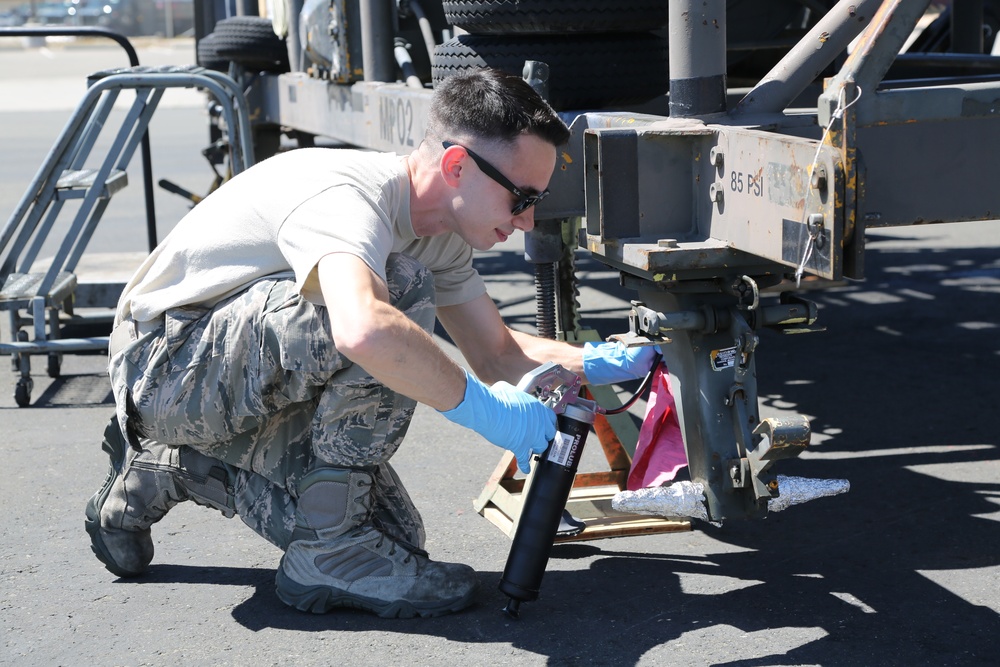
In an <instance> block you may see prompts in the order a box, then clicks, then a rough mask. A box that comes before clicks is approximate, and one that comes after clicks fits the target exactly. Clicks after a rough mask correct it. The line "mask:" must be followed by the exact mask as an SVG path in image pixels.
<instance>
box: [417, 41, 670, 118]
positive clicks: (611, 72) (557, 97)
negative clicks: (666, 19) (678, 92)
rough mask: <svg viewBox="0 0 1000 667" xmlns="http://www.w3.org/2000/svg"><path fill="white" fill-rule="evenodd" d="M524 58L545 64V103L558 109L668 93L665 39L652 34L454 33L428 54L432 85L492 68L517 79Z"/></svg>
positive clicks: (605, 104) (623, 102)
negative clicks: (483, 68)
mask: <svg viewBox="0 0 1000 667" xmlns="http://www.w3.org/2000/svg"><path fill="white" fill-rule="evenodd" d="M525 60H540V61H542V62H545V63H547V64H548V66H549V72H550V77H549V103H550V104H551V105H552V106H553V107H554V108H555V109H559V110H565V109H584V108H588V107H590V108H599V107H602V106H607V105H610V104H631V103H638V102H645V101H647V100H650V99H652V98H654V97H657V96H658V95H662V94H665V93H666V92H667V91H668V90H669V89H670V70H669V68H668V66H667V41H666V39H664V38H661V37H659V36H657V35H654V34H652V33H617V34H614V33H613V34H610V35H528V36H524V37H520V36H502V37H501V36H492V35H459V36H457V37H455V38H454V39H452V40H450V41H448V42H445V43H444V44H441V45H439V46H438V47H437V48H436V49H435V50H434V68H433V75H434V83H435V84H437V83H440V82H441V81H443V80H444V79H446V78H447V77H449V76H451V75H453V74H457V73H459V72H462V71H466V70H469V69H476V68H481V67H492V68H494V69H500V70H503V71H505V72H508V73H510V74H514V75H516V76H521V74H522V70H523V69H524V61H525Z"/></svg>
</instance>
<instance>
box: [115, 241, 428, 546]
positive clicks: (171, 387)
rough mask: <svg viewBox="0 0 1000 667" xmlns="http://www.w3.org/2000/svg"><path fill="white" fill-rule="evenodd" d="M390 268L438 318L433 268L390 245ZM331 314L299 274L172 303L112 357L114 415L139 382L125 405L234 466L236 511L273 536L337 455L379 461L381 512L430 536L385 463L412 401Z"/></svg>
mask: <svg viewBox="0 0 1000 667" xmlns="http://www.w3.org/2000/svg"><path fill="white" fill-rule="evenodd" d="M386 274H387V278H388V288H389V294H390V301H391V303H392V304H393V305H394V306H395V307H396V308H398V309H399V310H400V311H402V312H403V313H405V314H406V315H407V317H409V318H410V319H411V320H413V321H414V322H416V323H417V324H419V325H420V326H421V327H423V328H424V329H425V330H427V331H431V328H432V327H433V324H434V317H435V312H434V300H433V294H434V291H433V279H432V276H431V274H430V272H429V271H428V270H427V269H426V268H424V267H423V266H422V265H421V264H419V263H418V262H416V261H415V260H413V259H411V258H409V257H406V256H404V255H391V256H390V259H389V263H388V265H387V269H386ZM335 316H336V314H335V313H330V312H329V311H328V310H327V309H326V308H324V307H322V306H316V305H314V304H312V303H310V302H309V301H306V300H305V299H303V298H302V297H301V296H300V295H299V294H298V293H297V292H296V290H295V285H294V282H293V281H291V280H269V279H265V280H261V281H258V282H256V283H254V284H253V285H251V286H250V287H249V288H248V289H246V290H245V291H243V292H240V293H238V294H236V295H234V296H232V297H230V298H228V299H226V300H224V301H222V302H220V303H219V304H217V305H216V306H215V307H213V308H211V309H206V308H180V309H175V310H169V311H167V313H166V314H165V315H164V318H163V323H162V327H160V326H158V327H156V328H155V329H154V330H153V331H150V332H148V333H145V334H144V335H139V334H135V335H133V336H132V338H133V340H132V341H131V342H130V343H129V344H127V345H125V346H124V348H123V349H121V350H118V351H116V354H115V355H114V356H113V357H112V359H111V364H110V374H111V380H112V386H113V388H114V392H115V400H116V403H117V404H118V406H119V413H120V416H119V420H120V421H123V419H122V418H123V417H125V416H126V415H124V414H122V412H123V410H122V407H121V406H123V405H125V400H126V393H127V392H131V398H132V400H133V401H134V404H135V407H136V411H137V415H131V416H130V417H131V418H132V419H135V418H136V417H137V418H138V422H139V423H140V424H141V429H142V434H143V436H144V437H146V438H148V439H149V440H151V441H153V443H154V444H155V443H158V444H159V445H166V446H178V447H179V446H189V447H192V448H193V449H195V450H197V451H199V452H201V453H202V454H205V455H206V456H209V457H212V458H215V459H218V460H220V461H222V462H223V463H225V464H228V465H229V466H231V467H232V468H235V469H236V470H237V472H236V480H235V484H234V487H235V488H234V491H235V495H236V509H237V512H238V513H239V514H240V517H241V518H242V519H243V520H244V522H246V523H247V524H248V525H249V526H250V527H251V528H254V530H256V531H257V532H258V533H260V534H262V535H264V536H265V537H267V538H268V539H269V540H271V541H272V542H275V543H276V544H278V546H281V547H284V546H286V545H287V539H288V537H289V536H290V534H291V530H292V528H293V527H294V514H295V497H296V495H297V494H296V489H297V487H298V483H299V481H300V480H301V479H302V477H303V476H304V475H306V474H307V473H308V472H310V471H311V470H313V469H315V468H317V467H323V466H334V467H351V468H366V469H368V470H370V471H371V472H373V473H374V474H375V478H376V486H375V499H376V506H377V510H378V512H379V514H380V517H381V518H382V519H383V522H384V523H386V524H387V527H388V528H389V530H391V531H392V532H393V533H394V534H396V536H398V537H401V538H403V539H406V541H408V542H410V543H412V544H414V545H415V546H418V547H422V546H423V541H424V539H423V538H424V534H423V526H422V521H421V519H420V515H419V513H418V512H417V510H416V508H415V507H414V506H413V503H412V501H411V500H410V498H409V496H408V494H407V493H406V490H405V489H404V488H403V486H402V484H401V483H400V482H399V478H398V477H397V476H396V474H395V472H394V471H393V470H392V468H391V466H390V465H389V463H388V460H389V458H390V457H391V456H392V455H393V454H394V453H395V452H396V450H397V449H398V448H399V445H400V443H401V442H402V439H403V436H404V435H405V434H406V430H407V428H408V427H409V423H410V419H411V417H412V416H413V411H414V408H415V402H414V401H413V400H412V399H410V398H407V397H405V396H402V395H400V394H397V393H396V392H393V391H392V390H390V389H389V388H387V387H385V386H384V385H382V384H380V383H379V382H377V381H376V380H375V379H374V378H372V377H371V376H370V375H368V373H367V372H365V370H364V369H362V368H361V367H360V366H357V365H355V364H353V363H352V362H351V361H350V360H349V359H347V358H346V357H343V356H342V355H341V354H340V353H339V352H338V351H337V350H336V348H335V347H334V344H333V338H332V336H331V335H330V318H331V317H335ZM120 326H125V327H132V326H134V325H133V324H132V323H131V322H124V323H122V324H121V325H120ZM116 335H117V332H116ZM123 428H124V424H123ZM146 444H150V443H146Z"/></svg>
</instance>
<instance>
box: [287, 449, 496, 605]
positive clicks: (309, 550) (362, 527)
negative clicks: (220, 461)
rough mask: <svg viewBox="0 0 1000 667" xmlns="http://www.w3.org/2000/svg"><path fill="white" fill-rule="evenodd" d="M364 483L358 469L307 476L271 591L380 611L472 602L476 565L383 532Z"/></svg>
mask: <svg viewBox="0 0 1000 667" xmlns="http://www.w3.org/2000/svg"><path fill="white" fill-rule="evenodd" d="M371 487H372V476H371V475H370V474H369V473H368V472H366V471H363V470H357V469H350V468H320V469H317V470H314V471H312V472H310V473H309V474H308V475H306V477H305V478H304V479H303V480H302V483H301V484H300V487H299V488H300V491H299V497H298V506H297V510H296V515H295V516H296V528H295V533H294V534H293V540H292V543H291V544H290V545H289V546H288V549H287V551H286V552H285V555H284V557H283V558H282V559H281V565H280V566H279V568H278V574H277V592H278V597H279V598H281V600H282V601H283V602H285V603H286V604H288V605H290V606H292V607H295V608H296V609H299V610H301V611H311V612H313V613H324V612H327V611H329V610H330V609H333V608H334V607H350V608H355V609H363V610H366V611H371V612H374V613H376V614H378V615H379V616H382V617H383V618H412V617H414V616H441V615H442V614H447V613H449V612H453V611H458V610H459V609H463V608H465V607H467V606H468V605H469V604H471V603H472V601H473V597H474V595H475V592H476V587H477V585H478V581H477V579H476V573H475V571H474V570H473V569H472V568H471V567H469V566H467V565H461V564H456V563H438V562H434V561H432V560H430V559H429V558H428V557H427V554H426V552H424V551H422V550H420V549H416V548H415V547H412V546H409V545H406V544H405V543H403V542H400V541H397V540H395V539H393V538H392V537H391V536H389V535H388V534H387V533H386V532H385V531H384V530H383V529H382V527H381V525H380V522H379V521H378V519H377V518H376V517H375V515H374V513H373V512H372V510H371V508H372V505H373V494H372V488H371Z"/></svg>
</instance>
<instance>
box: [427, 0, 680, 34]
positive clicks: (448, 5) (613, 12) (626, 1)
mask: <svg viewBox="0 0 1000 667" xmlns="http://www.w3.org/2000/svg"><path fill="white" fill-rule="evenodd" d="M442 5H443V6H444V15H445V19H447V21H448V23H450V24H451V25H454V26H457V27H459V28H462V29H463V30H466V31H468V32H470V33H473V34H481V35H494V34H503V33H513V34H529V33H530V34H543V33H547V34H557V33H573V32H599V33H605V32H639V31H644V30H658V29H659V28H662V27H664V26H665V25H666V24H667V2H666V0H616V1H615V2H608V0H444V2H443V3H442Z"/></svg>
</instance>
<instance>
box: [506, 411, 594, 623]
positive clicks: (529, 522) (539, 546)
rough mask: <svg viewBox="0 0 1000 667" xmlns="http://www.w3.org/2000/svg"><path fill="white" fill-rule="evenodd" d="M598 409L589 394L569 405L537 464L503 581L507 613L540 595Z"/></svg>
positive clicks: (515, 532)
mask: <svg viewBox="0 0 1000 667" xmlns="http://www.w3.org/2000/svg"><path fill="white" fill-rule="evenodd" d="M597 409H598V408H597V404H596V403H594V402H593V401H589V400H587V399H583V398H576V400H575V401H574V402H573V403H570V404H568V405H566V406H565V408H564V410H563V412H562V413H561V414H559V415H558V417H557V424H558V430H557V433H556V437H555V438H554V439H553V441H552V442H551V443H550V444H549V448H548V449H546V450H545V452H544V453H543V454H542V456H541V459H540V460H539V462H538V463H537V465H536V466H535V471H534V473H533V475H532V477H531V480H530V485H529V486H528V491H527V495H526V497H525V500H524V503H523V504H522V506H521V516H520V519H519V520H518V522H517V528H516V529H515V531H514V540H513V543H512V544H511V547H510V554H508V556H507V565H506V566H505V567H504V570H503V577H501V579H500V591H501V592H503V593H504V594H505V595H507V596H508V597H509V598H510V601H509V602H508V604H507V607H506V608H505V609H504V611H505V612H507V613H508V614H510V615H511V616H513V617H515V618H516V617H517V615H518V608H519V607H520V604H521V602H527V601H531V600H535V599H537V598H538V591H539V589H540V588H541V584H542V576H543V575H544V574H545V566H546V565H547V564H548V562H549V554H550V552H551V551H552V543H553V542H554V540H555V536H556V531H557V530H558V528H559V521H560V519H561V517H562V513H563V509H564V508H565V507H566V501H567V500H568V499H569V493H570V490H571V489H572V488H573V478H574V477H576V470H577V468H578V467H579V465H580V457H581V455H582V454H583V446H584V445H585V444H586V442H587V434H588V433H589V432H590V427H591V425H592V424H593V423H594V417H595V416H596V414H597Z"/></svg>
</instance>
